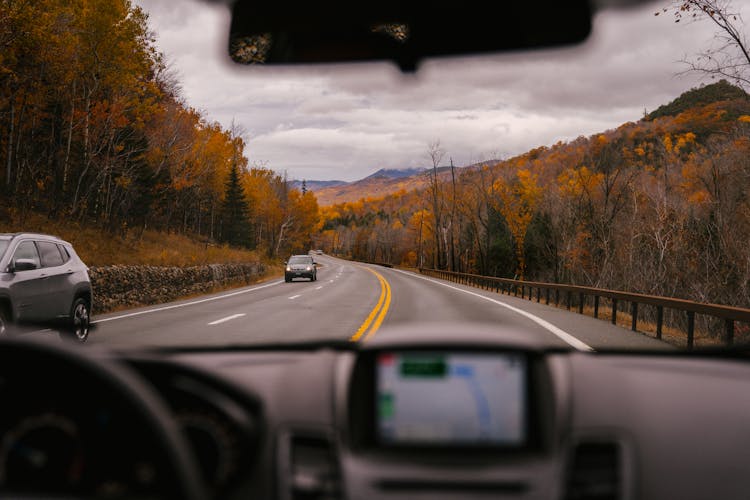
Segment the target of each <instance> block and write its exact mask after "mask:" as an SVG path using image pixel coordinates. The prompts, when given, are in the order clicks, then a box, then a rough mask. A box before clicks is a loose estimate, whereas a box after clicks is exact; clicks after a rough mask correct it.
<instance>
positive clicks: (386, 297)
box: [349, 267, 391, 342]
mask: <svg viewBox="0 0 750 500" xmlns="http://www.w3.org/2000/svg"><path fill="white" fill-rule="evenodd" d="M363 268H364V269H367V270H368V271H370V272H371V273H372V274H374V275H375V277H377V278H378V281H379V282H380V299H378V303H377V304H375V307H374V308H373V309H372V311H370V314H369V315H368V316H367V319H365V321H364V323H362V325H361V326H360V327H359V329H357V332H356V333H355V334H354V335H352V336H351V338H349V340H351V341H352V342H356V341H358V340H363V341H366V340H367V339H369V338H370V337H372V336H373V335H375V332H377V331H378V328H380V324H381V323H382V322H383V320H384V319H385V315H386V314H388V308H389V307H390V306H391V285H389V284H388V282H387V281H386V280H385V278H383V276H382V275H381V274H380V273H378V272H376V271H373V270H372V269H370V268H369V267H363ZM368 330H369V331H368ZM365 332H366V333H365ZM363 336H364V338H363Z"/></svg>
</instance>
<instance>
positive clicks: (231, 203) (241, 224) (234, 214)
mask: <svg viewBox="0 0 750 500" xmlns="http://www.w3.org/2000/svg"><path fill="white" fill-rule="evenodd" d="M225 186H226V191H225V196H224V202H223V203H222V206H221V241H223V242H225V243H229V244H230V245H232V246H237V247H249V246H250V234H251V231H250V217H249V212H250V209H249V206H248V203H247V199H246V198H245V190H244V189H242V185H240V174H239V170H238V168H237V165H236V164H233V165H232V169H231V170H230V171H229V178H228V179H227V183H226V185H225Z"/></svg>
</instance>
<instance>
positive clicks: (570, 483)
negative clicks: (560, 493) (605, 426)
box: [565, 442, 622, 500]
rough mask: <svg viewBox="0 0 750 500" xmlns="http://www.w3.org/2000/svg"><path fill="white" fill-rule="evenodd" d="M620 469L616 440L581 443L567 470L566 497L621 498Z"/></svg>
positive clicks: (578, 499) (575, 499) (586, 499)
mask: <svg viewBox="0 0 750 500" xmlns="http://www.w3.org/2000/svg"><path fill="white" fill-rule="evenodd" d="M621 470H622V467H621V463H620V447H619V446H618V445H617V443H612V442H583V443H579V444H578V445H577V446H576V447H575V449H574V450H573V455H572V457H571V463H570V467H569V469H568V478H567V485H566V494H565V500H619V499H620V498H621V497H622V493H621V492H622V484H621V481H622V474H621Z"/></svg>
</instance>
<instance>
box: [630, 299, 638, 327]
mask: <svg viewBox="0 0 750 500" xmlns="http://www.w3.org/2000/svg"><path fill="white" fill-rule="evenodd" d="M630 317H631V320H630V329H631V330H633V331H634V332H637V331H638V302H636V301H633V302H631V303H630Z"/></svg>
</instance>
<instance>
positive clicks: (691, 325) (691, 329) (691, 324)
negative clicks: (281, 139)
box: [687, 311, 695, 349]
mask: <svg viewBox="0 0 750 500" xmlns="http://www.w3.org/2000/svg"><path fill="white" fill-rule="evenodd" d="M687 318H688V331H687V348H688V349H692V348H693V335H694V333H695V311H688V312H687Z"/></svg>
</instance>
